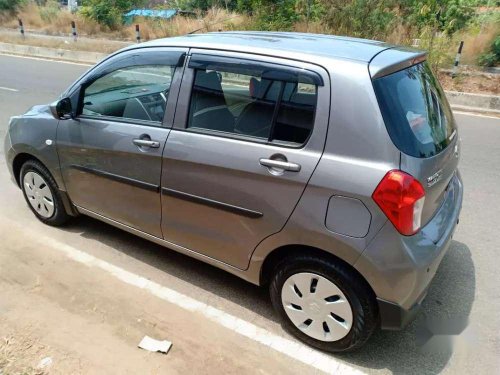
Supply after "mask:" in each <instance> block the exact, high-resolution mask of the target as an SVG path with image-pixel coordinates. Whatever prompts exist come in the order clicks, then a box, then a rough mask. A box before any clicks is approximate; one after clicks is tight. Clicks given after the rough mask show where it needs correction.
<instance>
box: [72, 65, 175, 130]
mask: <svg viewBox="0 0 500 375" xmlns="http://www.w3.org/2000/svg"><path fill="white" fill-rule="evenodd" d="M174 71H175V66H168V65H140V66H131V67H127V68H122V69H118V70H115V71H113V72H111V73H109V74H107V75H105V76H103V77H100V78H98V79H97V80H96V81H94V82H93V83H92V84H90V85H89V86H88V87H87V88H86V89H85V91H84V97H83V109H82V114H83V115H90V116H109V117H118V118H124V119H135V120H144V121H154V122H161V121H162V120H163V116H164V114H165V107H166V103H167V98H168V92H169V90H170V83H171V81H172V76H173V74H174Z"/></svg>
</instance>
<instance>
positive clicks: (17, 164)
mask: <svg viewBox="0 0 500 375" xmlns="http://www.w3.org/2000/svg"><path fill="white" fill-rule="evenodd" d="M29 160H33V161H36V162H38V163H40V164H41V165H42V166H43V167H44V168H45V169H46V170H47V172H48V173H49V174H50V175H51V176H52V179H53V180H54V182H55V184H56V187H57V189H58V190H59V194H60V195H61V199H62V202H63V205H64V210H65V211H66V213H67V214H68V215H70V216H78V211H77V210H76V209H75V207H74V205H73V203H72V202H71V199H70V198H69V196H68V194H67V193H66V191H64V190H62V189H61V187H60V186H59V184H58V182H57V180H56V179H55V178H54V174H53V173H52V172H51V171H50V169H49V168H47V165H46V164H45V163H44V162H43V161H42V160H40V159H39V158H37V157H36V156H35V155H33V154H30V153H28V152H20V153H19V154H17V155H16V156H15V157H14V159H13V160H12V172H13V174H14V179H15V180H16V183H17V186H18V187H19V188H20V189H21V188H22V187H21V169H22V167H23V165H24V164H25V163H26V162H27V161H29Z"/></svg>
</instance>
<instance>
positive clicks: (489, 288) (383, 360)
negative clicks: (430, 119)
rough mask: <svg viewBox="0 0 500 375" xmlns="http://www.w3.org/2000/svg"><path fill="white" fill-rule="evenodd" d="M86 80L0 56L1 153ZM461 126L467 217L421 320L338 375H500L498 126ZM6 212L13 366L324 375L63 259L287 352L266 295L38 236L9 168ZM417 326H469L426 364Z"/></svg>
mask: <svg viewBox="0 0 500 375" xmlns="http://www.w3.org/2000/svg"><path fill="white" fill-rule="evenodd" d="M87 68H88V67H87V66H83V65H75V64H66V63H59V62H51V61H44V60H37V59H29V58H19V57H12V56H1V55H0V137H1V138H2V140H3V136H4V135H5V131H6V126H7V122H8V119H9V117H10V116H11V115H14V114H19V113H23V112H25V111H26V110H27V109H28V108H29V107H30V106H32V105H34V104H40V103H47V102H50V101H52V100H54V99H56V98H57V96H58V95H59V93H60V92H62V91H63V90H64V89H65V88H66V87H67V86H68V85H69V84H70V83H71V82H72V81H74V80H75V79H76V78H77V77H78V76H79V75H80V74H82V73H83V72H84V71H85V70H86V69H87ZM14 90H15V91H14ZM456 119H457V121H458V124H459V131H460V136H461V137H462V139H463V154H462V160H461V171H462V174H463V177H464V181H465V200H464V207H463V211H462V217H461V222H460V225H459V228H458V230H457V232H456V234H455V240H454V242H453V244H452V247H451V249H450V251H449V252H448V254H447V255H446V257H445V258H444V260H443V262H442V264H441V266H440V269H439V271H438V274H437V276H436V278H435V280H434V282H433V284H432V287H431V289H430V291H429V295H428V297H427V299H426V300H425V302H424V308H423V310H424V311H423V313H422V314H420V316H419V318H418V319H417V321H416V322H414V323H413V324H412V325H411V326H410V327H408V328H407V329H406V330H404V331H402V332H379V333H377V334H376V335H375V336H374V337H373V338H372V339H371V340H370V342H369V343H368V344H367V345H366V347H365V348H363V349H362V350H361V351H359V352H357V353H352V354H349V355H340V356H328V357H329V358H331V359H332V361H333V362H332V363H333V364H335V363H337V364H340V365H341V366H342V367H341V369H342V370H343V371H344V372H349V371H350V370H351V369H352V370H353V371H355V370H359V371H361V372H365V373H377V374H378V373H381V374H387V373H395V374H406V373H414V374H422V373H425V374H437V373H440V372H444V373H453V374H456V373H477V374H488V373H493V372H495V371H498V368H500V360H499V358H500V339H499V329H500V314H499V313H498V311H499V309H500V288H499V286H500V271H499V264H500V263H499V259H498V255H499V252H498V242H499V241H498V237H497V231H498V228H500V208H499V203H498V201H499V197H500V167H499V166H500V119H493V118H487V117H480V116H471V115H464V114H457V115H456ZM1 152H3V151H0V153H1ZM0 199H1V202H2V203H1V205H0V207H1V211H0V239H1V241H2V246H1V247H2V250H1V251H0V339H1V338H2V337H5V336H9V335H10V336H9V337H11V339H12V338H13V336H12V335H16V336H15V337H14V339H13V341H12V343H11V344H10V346H7V347H4V348H0V349H3V351H4V356H6V354H5V353H8V354H9V355H10V356H12V357H13V358H14V357H16V354H17V357H18V359H19V357H23V358H22V359H20V361H21V362H22V363H23V364H25V365H26V366H29V365H33V364H36V363H37V361H38V360H40V359H41V358H43V357H44V356H47V355H50V356H52V357H53V359H54V363H53V365H52V366H53V368H54V370H59V371H61V372H63V373H64V372H67V371H70V370H71V371H77V372H78V371H80V372H82V373H85V372H95V371H99V372H113V371H114V372H118V373H121V372H126V371H129V372H132V373H134V372H143V373H158V372H163V373H164V372H166V371H171V372H174V373H180V372H184V373H185V372H186V371H187V369H189V370H191V371H196V372H200V371H204V372H236V371H238V372H241V373H255V372H263V373H309V372H311V373H312V372H316V371H318V370H317V368H315V367H311V366H308V365H306V364H304V363H303V361H302V362H301V361H297V360H291V359H290V358H289V357H288V356H287V355H285V354H283V353H280V352H278V351H275V350H273V349H270V348H269V347H268V346H266V345H264V344H262V343H259V342H257V341H255V340H253V339H251V338H248V337H244V336H242V335H240V334H238V333H236V332H234V331H232V330H231V329H227V328H224V327H222V326H221V325H219V324H218V323H216V322H213V321H208V320H207V319H206V318H205V316H204V315H203V314H199V313H196V312H187V311H185V310H183V309H180V308H179V307H178V306H176V304H175V303H174V304H173V303H169V302H166V301H164V300H162V299H161V298H159V297H158V296H155V295H152V294H151V293H148V291H145V290H141V289H139V288H136V287H134V286H131V285H127V284H126V283H124V282H122V281H120V280H117V279H116V277H113V276H112V275H110V274H109V272H106V269H103V268H99V267H92V266H88V265H82V264H80V263H78V262H75V261H74V260H70V259H68V258H67V257H66V256H65V255H64V251H62V250H61V249H65V247H64V246H66V245H67V246H70V247H71V249H74V250H75V251H80V252H84V253H86V254H89V255H91V256H92V257H94V258H92V259H94V260H95V259H97V260H103V261H105V262H106V263H105V264H106V265H107V266H106V267H108V268H109V267H114V266H116V267H119V268H120V269H121V270H126V271H128V272H130V273H131V274H132V275H136V276H134V277H136V278H145V279H148V280H151V281H152V282H154V283H155V285H159V286H164V287H167V288H169V290H173V291H176V292H179V293H181V294H182V295H185V296H188V297H190V298H192V299H194V300H196V301H201V302H203V303H206V304H207V305H209V306H212V307H214V308H216V309H218V310H217V311H222V312H223V313H227V314H230V315H231V316H234V317H237V318H240V319H243V320H245V321H247V322H251V323H252V324H254V325H255V326H257V327H259V328H262V329H264V330H266V332H269V334H270V335H272V337H276V336H279V337H283V338H285V339H287V340H292V341H293V339H292V338H290V337H289V336H288V335H286V334H285V333H284V332H283V331H282V329H281V328H280V326H279V324H278V323H277V322H276V317H275V315H274V313H273V311H272V308H271V305H270V303H269V301H268V299H267V292H266V290H262V289H259V288H257V287H255V286H252V285H250V284H247V283H245V282H243V281H241V280H239V279H237V278H235V277H233V276H231V275H229V274H226V273H224V272H223V271H220V270H217V269H215V268H213V267H211V266H208V265H206V264H203V263H200V262H198V261H195V260H193V259H190V258H188V257H186V256H183V255H179V254H177V253H175V252H173V251H169V250H166V249H164V248H162V247H159V246H157V245H154V244H152V243H149V242H147V241H145V240H142V239H139V238H136V237H134V236H132V235H130V234H127V233H125V232H123V231H120V230H118V229H115V228H113V227H111V226H108V225H106V224H103V223H100V222H97V221H95V220H93V219H90V218H85V217H81V218H78V219H77V220H74V221H73V222H72V223H71V225H69V226H67V227H65V228H63V229H55V228H50V227H47V226H44V225H42V224H41V223H39V222H38V221H37V220H36V219H35V218H34V217H33V215H32V214H31V212H30V211H29V210H28V208H27V207H26V204H25V202H24V200H23V198H22V194H21V192H20V191H19V189H17V188H16V187H15V186H14V185H13V184H12V183H11V182H10V181H9V178H8V175H7V171H6V166H5V161H4V158H3V155H0ZM72 251H73V250H72ZM106 267H104V268H106ZM108 271H109V270H108ZM425 316H429V317H462V318H469V320H470V325H469V327H468V329H467V330H466V331H465V332H464V333H463V334H461V335H460V336H459V337H458V338H456V339H455V341H454V344H455V345H454V348H453V349H452V350H451V349H450V350H441V351H431V352H427V351H422V350H419V348H418V345H417V343H416V331H417V329H418V327H419V325H421V324H422V322H423V321H424V318H425ZM143 334H150V335H153V336H156V337H158V338H161V337H165V338H168V339H171V340H172V341H173V342H174V346H173V349H172V351H171V352H170V353H169V354H168V356H166V357H164V356H160V355H158V354H149V353H145V352H142V351H139V350H138V349H136V348H135V345H136V344H137V342H138V341H139V340H140V338H141V337H142V335H143ZM0 345H2V344H1V343H0ZM4 346H5V345H4ZM299 348H300V346H299ZM285 352H286V350H285ZM0 353H2V350H0ZM20 353H22V354H21V355H20ZM23 361H24V362H23ZM1 366H2V356H1V354H0V368H1Z"/></svg>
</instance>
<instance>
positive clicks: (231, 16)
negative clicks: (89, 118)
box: [0, 3, 250, 41]
mask: <svg viewBox="0 0 500 375" xmlns="http://www.w3.org/2000/svg"><path fill="white" fill-rule="evenodd" d="M17 18H21V19H22V20H23V23H24V27H25V29H26V31H27V32H29V31H30V30H36V31H37V32H41V33H44V34H47V35H68V34H70V33H71V21H73V20H74V21H75V22H76V27H77V31H78V34H79V35H83V36H89V37H103V38H104V37H105V38H108V39H117V40H130V41H133V40H135V24H140V27H141V38H142V39H143V40H151V39H158V38H164V37H170V36H177V35H185V34H188V33H191V32H193V31H195V30H199V31H200V32H207V31H218V30H235V29H245V28H247V25H248V24H249V23H250V22H249V21H250V20H249V17H247V16H245V15H242V14H238V13H234V12H227V11H226V10H224V9H219V8H213V9H211V10H209V11H208V12H207V13H206V14H205V15H204V16H203V17H183V16H178V17H174V18H173V19H171V20H164V19H145V18H140V17H139V18H136V19H135V20H134V24H133V25H128V26H123V27H121V28H119V29H118V30H110V29H109V28H108V27H106V26H101V25H99V24H98V23H96V22H94V21H92V20H89V19H87V18H84V17H83V16H81V15H79V14H71V13H70V12H68V11H67V10H65V9H57V8H50V7H39V6H37V5H36V4H34V3H29V4H28V5H27V6H26V7H24V8H23V9H22V10H21V11H20V12H19V14H18V15H17V16H16V17H14V16H12V15H0V24H1V25H2V26H3V27H6V28H11V29H15V28H17V27H18V23H17Z"/></svg>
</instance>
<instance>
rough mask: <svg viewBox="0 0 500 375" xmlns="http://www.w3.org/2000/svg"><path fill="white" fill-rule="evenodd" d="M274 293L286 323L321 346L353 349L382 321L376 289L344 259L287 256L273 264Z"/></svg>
mask: <svg viewBox="0 0 500 375" xmlns="http://www.w3.org/2000/svg"><path fill="white" fill-rule="evenodd" d="M270 294H271V300H272V303H273V306H274V308H275V310H276V311H277V312H278V314H279V315H280V317H281V319H282V325H283V327H284V328H285V329H286V330H287V331H288V332H290V333H291V334H293V335H294V336H296V337H298V338H299V339H300V340H302V341H304V342H306V343H307V344H309V345H311V346H314V347H316V348H318V349H321V350H325V351H328V352H346V351H352V350H355V349H357V348H359V347H361V346H362V345H363V344H364V343H365V342H366V341H367V340H368V338H369V337H370V336H371V334H372V333H373V332H374V330H375V328H376V327H377V325H378V309H377V304H376V301H375V297H374V296H373V292H372V291H371V289H370V288H369V287H368V285H367V284H366V282H365V281H364V280H362V279H361V278H360V277H359V276H358V275H357V274H356V273H355V272H354V271H353V270H352V269H350V268H349V267H348V266H346V265H344V264H342V263H336V262H332V261H330V260H326V259H323V258H319V257H313V256H296V257H293V258H291V259H287V260H285V261H283V262H281V263H280V264H278V266H277V267H276V269H275V273H274V277H273V279H272V281H271V285H270Z"/></svg>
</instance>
